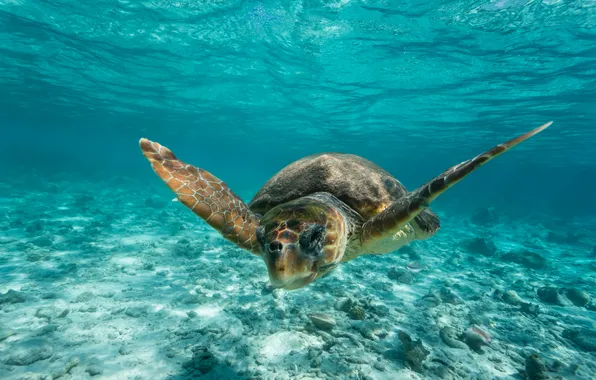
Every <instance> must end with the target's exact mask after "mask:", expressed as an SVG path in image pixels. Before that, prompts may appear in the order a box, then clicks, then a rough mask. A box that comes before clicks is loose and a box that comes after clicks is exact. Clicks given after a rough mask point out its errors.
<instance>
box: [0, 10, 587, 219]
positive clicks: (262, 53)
mask: <svg viewBox="0 0 596 380" xmlns="http://www.w3.org/2000/svg"><path fill="white" fill-rule="evenodd" d="M595 26H596V2H595V1H593V0H591V1H587V0H586V1H565V2H563V1H555V0H547V1H520V0H499V1H496V2H495V1H470V0H465V1H440V2H439V1H433V2H428V1H417V2H412V1H404V2H401V1H400V2H397V1H349V0H344V1H283V2H280V1H271V2H257V1H234V0H230V1H189V0H181V1H174V0H171V1H166V0H148V1H138V0H130V1H124V0H122V1H116V0H99V1H94V2H92V3H90V2H81V1H66V0H60V1H56V0H45V1H26V0H2V1H0V94H1V96H0V118H1V119H0V126H1V128H2V138H1V139H0V152H2V163H3V164H2V165H0V171H2V174H3V175H4V178H5V180H9V181H10V178H13V177H14V176H23V175H25V176H30V177H31V178H37V179H41V180H52V178H64V177H67V178H70V179H85V180H87V179H88V180H93V181H99V182H97V183H98V184H97V186H108V182H102V180H110V179H112V182H111V183H110V186H114V185H118V183H119V182H118V180H116V179H113V177H114V176H126V177H130V178H132V179H134V181H133V185H138V186H143V187H144V186H153V185H155V186H156V188H159V189H160V190H162V191H164V193H162V194H165V191H166V190H165V187H158V186H161V184H159V183H158V181H159V180H158V179H157V178H156V177H155V176H154V174H153V173H152V171H151V169H150V167H149V165H148V164H147V162H146V161H145V160H144V158H143V157H142V155H141V154H140V151H139V149H138V145H137V142H138V139H139V138H140V137H147V138H150V139H152V140H155V141H158V142H160V143H162V144H164V145H166V146H168V147H170V148H172V150H173V151H174V152H175V153H176V154H177V155H178V156H179V157H180V158H182V159H183V160H185V161H188V162H191V163H193V164H195V165H197V166H201V167H203V168H205V169H206V170H209V171H211V172H213V173H215V174H216V175H217V176H219V177H220V178H221V179H223V180H224V181H226V182H227V183H228V184H229V185H230V187H232V188H233V189H234V190H235V191H236V192H237V193H238V194H239V195H241V196H242V197H243V198H246V199H249V198H250V197H251V196H252V194H253V193H254V192H255V191H256V190H258V188H259V187H260V186H261V184H262V183H263V182H265V181H266V180H267V179H268V178H269V177H270V176H271V175H272V174H273V173H275V172H276V171H277V170H278V169H280V168H281V167H283V166H284V165H286V164H288V163H289V162H291V161H293V160H295V159H298V158H300V157H302V156H304V155H307V154H311V153H315V152H321V151H341V152H349V153H355V154H360V155H362V156H364V157H367V158H369V159H371V160H373V161H375V162H377V163H378V164H380V165H381V166H383V167H385V168H386V169H387V170H389V171H390V172H391V173H393V174H394V175H395V176H396V177H397V178H399V179H400V180H401V181H402V182H403V183H404V184H405V185H406V186H407V187H408V188H414V187H417V186H418V185H420V184H422V183H423V182H425V181H426V180H428V179H430V178H431V177H433V176H435V175H436V174H438V173H439V172H441V171H442V170H444V169H446V168H447V167H449V166H451V165H454V164H456V163H458V162H460V161H462V160H465V159H467V158H469V157H471V156H473V155H475V154H477V153H480V152H482V151H483V150H485V149H487V148H490V147H491V146H493V145H495V144H497V143H500V142H502V141H505V140H506V139H509V138H511V137H514V136H515V135H517V134H520V133H522V132H525V131H526V130H529V129H531V128H534V127H537V126H539V125H540V124H542V123H544V122H546V121H549V120H554V121H555V123H554V124H553V126H552V127H551V128H549V129H548V130H546V131H545V132H543V133H542V134H540V135H539V136H537V137H535V138H533V139H532V140H530V141H528V142H526V143H524V144H522V146H520V147H518V148H515V150H513V151H512V152H510V153H507V154H506V155H504V156H503V157H502V158H499V159H497V160H495V161H494V162H491V163H490V164H489V165H487V166H486V167H485V168H483V169H481V170H480V171H479V172H478V173H474V174H473V176H472V177H470V178H469V179H466V180H465V181H464V182H462V184H460V185H458V186H457V188H456V189H454V190H452V191H450V192H449V193H448V194H446V195H445V196H444V197H443V198H442V199H441V200H439V201H438V202H437V203H439V204H438V205H437V206H435V207H438V208H442V209H444V210H453V212H457V210H458V209H474V208H476V207H479V206H490V205H492V206H497V207H498V208H499V209H500V210H501V212H510V213H516V214H521V215H523V214H525V213H528V212H533V211H541V212H545V213H548V214H554V215H558V216H564V217H569V216H582V215H588V214H593V213H594V212H595V211H596V197H594V195H593V192H594V184H595V180H594V174H595V173H596V149H595V148H594V147H595V142H596V110H595V108H596V30H595V29H594V27H595ZM128 183H130V182H128ZM127 186H129V184H127ZM64 190H65V191H68V189H64ZM92 190H93V189H90V191H92Z"/></svg>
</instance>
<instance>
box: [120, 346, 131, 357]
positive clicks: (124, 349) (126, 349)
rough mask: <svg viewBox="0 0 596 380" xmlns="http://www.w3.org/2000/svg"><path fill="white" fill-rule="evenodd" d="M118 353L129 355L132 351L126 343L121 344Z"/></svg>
mask: <svg viewBox="0 0 596 380" xmlns="http://www.w3.org/2000/svg"><path fill="white" fill-rule="evenodd" d="M118 353H119V354H120V355H123V356H124V355H130V354H131V353H132V349H131V348H130V347H129V346H128V345H126V344H125V345H123V346H122V347H120V349H119V350H118Z"/></svg>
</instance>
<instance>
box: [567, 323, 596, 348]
mask: <svg viewBox="0 0 596 380" xmlns="http://www.w3.org/2000/svg"><path fill="white" fill-rule="evenodd" d="M562 335H563V338H565V339H569V340H571V341H572V342H573V343H575V344H576V345H577V346H578V347H579V348H581V349H582V350H583V351H586V352H596V330H593V329H586V328H584V329H566V330H563V334H562Z"/></svg>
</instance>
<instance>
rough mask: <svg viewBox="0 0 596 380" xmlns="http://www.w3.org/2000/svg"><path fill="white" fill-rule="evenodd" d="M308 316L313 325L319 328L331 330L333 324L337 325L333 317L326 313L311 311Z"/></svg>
mask: <svg viewBox="0 0 596 380" xmlns="http://www.w3.org/2000/svg"><path fill="white" fill-rule="evenodd" d="M308 317H309V318H310V320H311V322H312V323H313V325H315V326H316V327H317V328H319V329H321V330H332V329H333V328H334V327H335V326H337V323H336V322H335V319H333V318H332V317H331V316H329V315H327V314H323V313H313V314H309V315H308Z"/></svg>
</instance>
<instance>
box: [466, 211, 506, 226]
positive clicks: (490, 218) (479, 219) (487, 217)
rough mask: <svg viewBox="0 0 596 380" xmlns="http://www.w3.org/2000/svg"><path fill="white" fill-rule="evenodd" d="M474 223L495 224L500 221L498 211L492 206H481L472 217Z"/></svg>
mask: <svg viewBox="0 0 596 380" xmlns="http://www.w3.org/2000/svg"><path fill="white" fill-rule="evenodd" d="M470 220H471V221H472V223H474V224H478V225H489V224H495V223H497V222H498V220H499V218H498V215H497V213H496V212H495V210H494V209H492V208H479V209H477V210H476V211H474V214H472V217H471V218H470Z"/></svg>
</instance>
